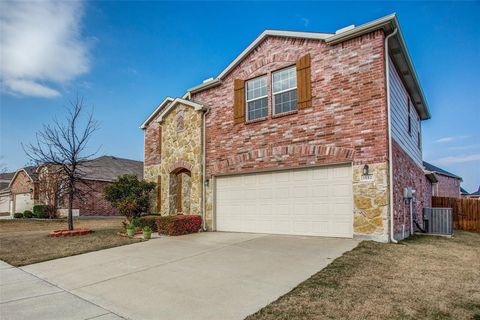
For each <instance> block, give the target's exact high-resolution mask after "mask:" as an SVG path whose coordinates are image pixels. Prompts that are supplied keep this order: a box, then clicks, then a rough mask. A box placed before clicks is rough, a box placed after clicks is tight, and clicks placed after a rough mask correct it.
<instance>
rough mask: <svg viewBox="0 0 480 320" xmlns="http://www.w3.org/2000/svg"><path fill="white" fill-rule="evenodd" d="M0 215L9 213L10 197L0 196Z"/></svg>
mask: <svg viewBox="0 0 480 320" xmlns="http://www.w3.org/2000/svg"><path fill="white" fill-rule="evenodd" d="M0 213H10V196H9V195H4V196H0Z"/></svg>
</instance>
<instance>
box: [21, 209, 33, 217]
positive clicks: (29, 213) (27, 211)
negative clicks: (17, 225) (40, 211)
mask: <svg viewBox="0 0 480 320" xmlns="http://www.w3.org/2000/svg"><path fill="white" fill-rule="evenodd" d="M23 217H24V218H33V212H32V211H30V210H25V211H23Z"/></svg>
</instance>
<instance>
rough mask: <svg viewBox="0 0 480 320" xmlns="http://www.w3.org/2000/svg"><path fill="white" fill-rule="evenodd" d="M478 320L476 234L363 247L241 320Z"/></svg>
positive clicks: (479, 240)
mask: <svg viewBox="0 0 480 320" xmlns="http://www.w3.org/2000/svg"><path fill="white" fill-rule="evenodd" d="M259 319H272V320H273V319H275V320H280V319H432V320H433V319H438V320H440V319H475V320H478V319H480V234H478V233H470V232H463V231H456V232H455V237H454V238H452V239H448V238H442V237H431V236H416V237H412V238H410V239H408V240H406V241H403V242H401V243H400V244H398V245H394V244H382V243H376V242H370V241H365V242H362V243H361V244H360V245H359V246H358V247H357V248H355V249H353V250H352V251H350V252H347V253H346V254H344V255H343V256H342V257H340V258H338V259H336V260H334V261H333V262H332V263H331V264H330V265H329V266H328V267H327V268H325V269H323V270H322V271H320V272H318V273H317V274H315V275H313V276H312V277H311V278H310V279H308V280H306V281H304V282H303V283H301V284H300V285H299V286H297V287H296V288H295V289H293V290H292V291H290V292H289V293H287V294H286V295H284V296H283V297H280V298H279V299H278V300H277V301H275V302H273V303H271V304H270V305H268V306H266V307H265V308H263V309H261V310H260V311H258V312H257V313H255V314H253V315H250V316H249V317H247V320H259Z"/></svg>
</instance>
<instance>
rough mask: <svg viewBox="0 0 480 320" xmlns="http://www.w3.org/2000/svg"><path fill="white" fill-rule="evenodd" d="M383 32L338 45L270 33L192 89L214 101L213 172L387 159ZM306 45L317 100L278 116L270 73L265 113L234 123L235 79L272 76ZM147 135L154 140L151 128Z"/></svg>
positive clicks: (209, 149)
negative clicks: (223, 72)
mask: <svg viewBox="0 0 480 320" xmlns="http://www.w3.org/2000/svg"><path fill="white" fill-rule="evenodd" d="M383 40H384V35H383V32H382V31H376V32H373V33H370V34H367V35H365V36H362V37H359V38H356V39H353V40H350V41H347V42H344V43H341V44H337V45H334V46H330V45H327V44H325V42H323V41H318V40H305V39H290V38H277V37H270V38H267V39H266V40H265V41H264V42H262V43H261V44H260V45H259V46H258V47H257V48H256V49H255V50H254V51H253V52H251V53H250V54H249V55H248V56H247V57H246V58H245V59H244V60H243V61H242V62H241V63H240V64H239V65H238V66H237V67H236V68H234V69H233V70H232V71H231V72H230V74H228V75H227V76H226V77H225V79H224V82H223V84H222V85H220V86H218V87H215V88H211V89H208V90H205V91H202V92H200V93H198V94H194V95H193V97H192V98H193V100H195V101H198V102H201V103H204V104H206V105H207V106H209V107H211V111H210V113H209V114H208V116H207V145H206V153H207V175H211V174H217V173H228V172H235V173H238V172H245V171H251V170H258V169H266V168H279V167H296V166H302V165H312V164H326V163H335V162H345V161H353V162H354V163H355V164H362V163H379V162H385V161H386V158H387V156H386V155H387V137H386V132H387V129H386V126H387V123H386V119H387V116H386V101H385V75H384V60H383V59H384V55H383ZM307 53H310V55H311V59H312V60H311V66H312V96H313V99H312V105H313V107H312V108H307V109H302V110H299V111H298V113H294V114H289V115H287V116H283V117H276V118H274V117H272V112H271V105H272V97H271V88H270V85H271V84H270V81H269V83H268V86H269V87H268V92H269V97H268V99H269V115H268V117H267V119H266V120H265V121H260V122H255V123H249V124H244V123H242V124H237V125H234V122H233V81H234V79H250V78H253V77H256V76H259V75H264V74H267V75H268V77H269V78H271V72H272V71H275V70H278V69H280V68H284V67H286V66H291V65H294V64H295V62H296V61H297V60H298V59H299V58H300V57H302V56H304V55H305V54H307ZM146 135H147V140H146V141H147V144H148V143H149V140H148V138H149V137H150V134H149V133H148V132H147V133H146ZM149 148H150V149H152V150H153V149H155V148H154V147H151V146H150V147H149ZM149 152H150V151H149ZM146 153H148V152H147V151H146ZM151 158H153V157H151V156H149V158H148V159H151ZM145 160H146V162H147V157H146V159H145Z"/></svg>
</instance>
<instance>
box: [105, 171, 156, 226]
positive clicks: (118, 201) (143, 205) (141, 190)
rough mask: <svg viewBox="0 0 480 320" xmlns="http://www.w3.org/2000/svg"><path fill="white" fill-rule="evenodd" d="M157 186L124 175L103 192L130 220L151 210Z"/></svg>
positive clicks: (130, 175)
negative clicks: (152, 195) (151, 199)
mask: <svg viewBox="0 0 480 320" xmlns="http://www.w3.org/2000/svg"><path fill="white" fill-rule="evenodd" d="M155 187H156V184H155V183H153V182H147V181H144V180H138V178H137V177H136V176H135V175H132V174H124V175H122V176H120V177H118V178H117V180H115V181H114V182H113V183H112V184H111V185H109V186H107V187H105V189H104V190H103V192H104V197H105V199H106V200H107V201H109V202H110V203H111V204H112V206H113V207H114V208H116V209H118V212H119V213H120V214H122V215H124V216H126V217H127V219H128V220H130V219H131V218H133V217H139V216H140V215H141V214H142V213H143V212H148V211H149V209H150V196H151V193H152V191H153V190H154V189H155Z"/></svg>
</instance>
